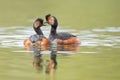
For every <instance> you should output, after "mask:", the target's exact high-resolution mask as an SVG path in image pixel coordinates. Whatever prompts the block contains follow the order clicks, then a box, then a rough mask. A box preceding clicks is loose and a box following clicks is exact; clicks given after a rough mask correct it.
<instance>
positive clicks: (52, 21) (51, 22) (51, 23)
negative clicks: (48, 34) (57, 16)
mask: <svg viewBox="0 0 120 80" xmlns="http://www.w3.org/2000/svg"><path fill="white" fill-rule="evenodd" d="M45 18H46V21H47V23H48V24H50V25H54V22H55V21H54V18H53V16H52V15H51V14H48V15H46V16H45Z"/></svg>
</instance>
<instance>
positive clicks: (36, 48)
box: [26, 40, 79, 74]
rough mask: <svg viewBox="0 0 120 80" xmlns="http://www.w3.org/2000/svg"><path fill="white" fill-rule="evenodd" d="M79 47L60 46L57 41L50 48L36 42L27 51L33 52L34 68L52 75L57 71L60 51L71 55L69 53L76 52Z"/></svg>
mask: <svg viewBox="0 0 120 80" xmlns="http://www.w3.org/2000/svg"><path fill="white" fill-rule="evenodd" d="M78 47H79V45H58V44H57V41H56V40H54V41H51V43H50V45H49V46H48V45H43V44H41V41H36V42H35V43H32V44H29V45H28V46H27V49H26V50H29V51H30V52H31V51H32V55H33V66H34V68H35V69H36V70H37V71H39V72H44V73H47V74H51V73H53V72H54V70H56V69H57V65H58V62H57V55H58V54H61V52H59V51H62V52H65V53H66V52H67V51H68V53H69V51H76V50H77V49H78ZM45 51H47V52H45ZM69 54H70V53H69Z"/></svg>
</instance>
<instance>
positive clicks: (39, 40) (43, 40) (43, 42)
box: [24, 18, 49, 50]
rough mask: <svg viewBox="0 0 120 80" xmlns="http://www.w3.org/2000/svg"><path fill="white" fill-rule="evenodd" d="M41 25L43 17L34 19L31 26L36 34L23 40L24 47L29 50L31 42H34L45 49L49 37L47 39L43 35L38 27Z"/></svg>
mask: <svg viewBox="0 0 120 80" xmlns="http://www.w3.org/2000/svg"><path fill="white" fill-rule="evenodd" d="M42 26H43V19H41V18H38V19H36V20H35V22H34V23H33V28H34V30H35V32H36V34H34V35H32V36H30V37H29V38H27V39H25V40H24V47H25V49H26V50H29V49H30V47H31V46H32V44H33V43H35V45H36V46H37V47H38V48H39V47H40V45H41V46H42V48H43V49H46V47H47V45H49V39H47V38H46V37H45V36H44V35H43V33H42V31H41V29H40V27H42Z"/></svg>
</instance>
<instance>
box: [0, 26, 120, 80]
mask: <svg viewBox="0 0 120 80" xmlns="http://www.w3.org/2000/svg"><path fill="white" fill-rule="evenodd" d="M48 29H50V27H49V26H48V27H42V30H43V32H44V34H45V36H46V37H48V35H49V31H48ZM0 32H1V33H0V48H1V49H0V50H1V52H0V78H1V79H2V80H16V79H17V80H21V79H22V80H33V79H42V80H61V79H62V80H68V79H69V80H80V79H83V80H86V79H88V80H93V79H95V80H99V79H109V80H114V79H116V80H117V79H119V73H120V71H119V67H120V64H119V61H120V59H119V57H120V54H119V52H120V51H119V48H120V27H105V28H94V29H86V30H81V31H79V30H75V29H63V28H59V29H58V32H70V33H72V34H74V35H77V36H78V38H79V39H80V40H81V44H80V45H79V46H78V47H77V51H76V52H75V51H71V50H69V51H67V50H66V51H58V52H57V54H58V56H57V62H58V66H57V69H55V70H54V69H51V73H50V74H49V75H48V74H46V73H45V71H46V68H48V67H47V64H49V63H48V60H49V59H50V55H51V54H50V53H51V51H49V50H47V51H42V52H41V54H44V55H45V56H43V57H42V59H44V60H43V63H42V64H43V68H42V70H40V71H36V67H34V65H33V62H35V61H39V60H40V59H39V58H40V57H39V58H38V57H37V58H36V57H35V56H34V55H33V52H34V51H31V52H30V53H29V52H27V51H25V50H24V46H23V40H24V39H26V38H28V37H29V36H30V35H32V34H34V31H33V29H32V28H31V27H29V26H11V27H0ZM68 48H70V47H68ZM74 48H75V47H74ZM72 49H73V47H72ZM38 52H39V51H38ZM38 56H39V55H38ZM6 76H7V77H6Z"/></svg>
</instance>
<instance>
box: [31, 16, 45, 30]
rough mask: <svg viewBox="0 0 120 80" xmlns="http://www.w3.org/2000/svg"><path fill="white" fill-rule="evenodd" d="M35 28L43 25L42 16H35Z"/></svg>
mask: <svg viewBox="0 0 120 80" xmlns="http://www.w3.org/2000/svg"><path fill="white" fill-rule="evenodd" d="M33 26H34V27H35V28H38V27H41V26H43V19H42V18H37V19H36V20H35V22H34V24H33Z"/></svg>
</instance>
